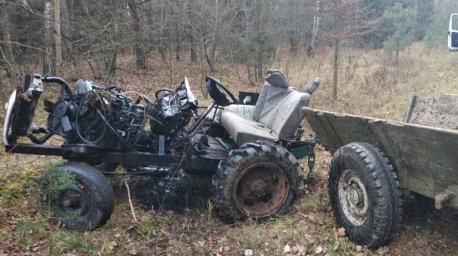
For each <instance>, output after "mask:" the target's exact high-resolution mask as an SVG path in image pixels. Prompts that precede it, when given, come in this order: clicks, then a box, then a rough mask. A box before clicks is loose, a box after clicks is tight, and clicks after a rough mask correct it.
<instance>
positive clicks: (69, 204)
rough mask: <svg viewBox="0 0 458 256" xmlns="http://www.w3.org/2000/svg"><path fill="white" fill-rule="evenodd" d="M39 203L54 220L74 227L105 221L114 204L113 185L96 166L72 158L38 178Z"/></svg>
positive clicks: (81, 228) (91, 227) (90, 227)
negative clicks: (71, 160) (72, 160)
mask: <svg viewBox="0 0 458 256" xmlns="http://www.w3.org/2000/svg"><path fill="white" fill-rule="evenodd" d="M38 189H39V191H38V206H39V208H40V210H41V212H42V214H43V215H44V216H46V217H49V220H50V222H51V223H53V224H56V225H58V226H60V227H63V228H65V229H67V230H70V231H89V230H94V229H96V228H97V227H100V226H102V225H104V224H105V223H106V222H107V221H108V220H109V219H110V217H111V213H112V212H113V208H114V193H113V189H112V187H111V185H110V183H109V182H108V180H107V179H106V178H105V176H103V175H102V173H101V172H100V171H99V170H97V169H96V168H94V167H92V166H90V165H88V164H84V163H79V162H69V163H66V164H63V165H58V166H56V167H53V168H52V169H50V170H49V171H48V172H47V173H45V175H43V177H42V178H41V179H40V181H39V182H38Z"/></svg>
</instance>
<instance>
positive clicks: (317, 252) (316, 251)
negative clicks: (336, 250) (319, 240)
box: [315, 245, 323, 254]
mask: <svg viewBox="0 0 458 256" xmlns="http://www.w3.org/2000/svg"><path fill="white" fill-rule="evenodd" d="M322 252H323V246H321V245H318V247H317V248H316V249H315V254H321V253H322Z"/></svg>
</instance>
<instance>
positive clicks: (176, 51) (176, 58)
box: [175, 23, 181, 60]
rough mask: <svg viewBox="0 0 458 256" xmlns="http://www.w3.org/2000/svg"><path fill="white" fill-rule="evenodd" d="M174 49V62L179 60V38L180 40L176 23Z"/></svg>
mask: <svg viewBox="0 0 458 256" xmlns="http://www.w3.org/2000/svg"><path fill="white" fill-rule="evenodd" d="M176 30H177V31H176V38H175V40H176V48H175V60H181V55H180V52H181V38H180V27H179V26H178V23H177V25H176Z"/></svg>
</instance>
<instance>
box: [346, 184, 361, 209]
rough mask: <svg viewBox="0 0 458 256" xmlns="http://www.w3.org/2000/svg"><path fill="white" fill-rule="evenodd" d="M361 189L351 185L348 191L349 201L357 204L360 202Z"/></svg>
mask: <svg viewBox="0 0 458 256" xmlns="http://www.w3.org/2000/svg"><path fill="white" fill-rule="evenodd" d="M361 194H362V191H361V189H359V188H355V187H352V188H351V189H350V192H349V199H348V200H349V201H350V202H351V203H352V204H354V205H359V204H361V203H362V201H363V200H362V199H363V198H362V195H361Z"/></svg>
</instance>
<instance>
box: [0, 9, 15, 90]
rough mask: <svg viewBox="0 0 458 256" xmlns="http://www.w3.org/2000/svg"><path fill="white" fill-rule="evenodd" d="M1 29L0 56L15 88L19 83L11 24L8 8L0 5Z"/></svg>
mask: <svg viewBox="0 0 458 256" xmlns="http://www.w3.org/2000/svg"><path fill="white" fill-rule="evenodd" d="M0 27H1V28H2V40H3V43H2V44H0V56H1V57H2V58H3V60H4V62H5V67H6V68H5V69H6V71H7V72H8V75H9V77H10V82H11V86H12V87H14V86H15V85H16V83H17V74H16V71H15V70H14V66H15V61H14V55H13V47H12V45H11V34H10V24H9V19H8V11H7V6H6V4H4V3H0Z"/></svg>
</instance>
